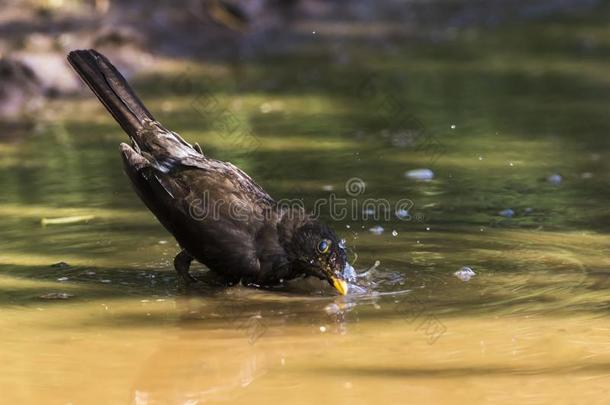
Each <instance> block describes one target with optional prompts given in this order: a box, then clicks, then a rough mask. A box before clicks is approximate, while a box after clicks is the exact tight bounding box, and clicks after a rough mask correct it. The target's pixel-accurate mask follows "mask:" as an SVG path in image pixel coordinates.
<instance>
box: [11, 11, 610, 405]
mask: <svg viewBox="0 0 610 405" xmlns="http://www.w3.org/2000/svg"><path fill="white" fill-rule="evenodd" d="M599 14H600V15H597V16H583V17H578V18H576V17H574V18H571V19H570V18H561V19H555V20H554V19H548V20H545V21H543V22H538V23H523V24H521V25H520V26H519V27H507V28H502V29H498V30H494V31H489V32H486V31H481V30H476V29H468V30H465V31H464V32H460V33H458V34H456V39H455V40H453V41H450V42H442V41H441V42H439V43H421V42H419V41H413V42H410V41H406V42H404V43H401V44H399V45H395V48H394V49H393V50H380V49H377V48H376V47H373V46H370V47H367V46H359V45H360V44H358V43H356V42H354V43H351V42H350V41H346V42H344V43H343V44H342V45H341V52H343V53H344V56H345V58H342V59H348V60H350V64H347V65H346V64H342V63H333V58H334V56H333V53H331V51H330V50H328V49H327V48H325V47H324V46H321V45H315V44H314V45H312V46H311V49H310V48H307V52H305V51H303V50H300V51H299V52H296V53H295V54H294V55H287V56H285V57H275V59H274V60H273V61H272V62H273V63H271V61H269V60H268V59H263V60H258V61H257V60H254V61H251V62H248V63H244V64H243V65H241V66H239V68H237V69H231V68H229V67H227V66H224V65H203V66H200V67H197V68H193V67H191V68H190V70H188V74H187V76H186V78H187V79H188V80H192V81H193V83H197V82H198V81H199V80H203V78H205V77H213V78H214V83H213V86H212V88H209V89H205V91H206V92H207V91H210V92H212V94H214V96H215V97H216V99H217V101H218V103H219V105H220V106H221V107H222V108H223V109H227V111H230V112H231V114H232V115H233V117H234V118H235V122H237V123H238V124H237V129H236V130H235V132H234V133H233V135H227V132H228V131H227V130H226V129H224V128H222V127H221V126H218V125H217V124H214V123H215V122H218V117H219V115H218V112H217V110H213V109H208V108H207V107H205V105H204V104H202V103H201V94H202V93H201V92H202V91H203V90H202V89H201V88H198V87H197V86H178V87H177V86H176V85H175V83H176V81H175V79H176V78H181V79H184V78H185V76H184V75H183V74H184V72H185V66H183V65H178V66H175V65H172V67H171V68H167V69H166V71H164V73H163V74H162V75H160V76H149V77H146V76H144V77H142V78H141V80H140V81H139V82H138V88H139V89H141V90H142V94H143V97H144V98H145V100H147V102H148V104H149V106H150V109H151V110H153V111H155V112H158V113H157V116H158V118H159V119H160V120H161V121H163V122H164V123H165V124H166V125H167V126H168V127H170V128H172V129H174V130H176V131H178V132H180V133H181V134H182V135H183V136H184V137H185V138H186V139H188V140H189V141H192V142H199V143H200V144H201V145H202V146H203V149H204V152H205V153H207V154H209V155H212V156H214V157H217V158H221V159H225V160H230V161H232V162H233V163H235V164H237V165H239V166H240V167H241V168H243V169H244V170H246V171H247V172H248V173H250V174H251V175H252V176H253V177H254V178H256V179H257V180H258V181H259V183H261V184H262V185H263V186H264V187H265V188H266V189H267V190H268V191H269V192H270V193H271V194H272V195H273V196H275V197H278V198H279V197H292V198H300V197H302V198H303V199H304V201H305V203H306V205H307V206H308V207H310V208H311V207H313V206H314V203H315V201H316V200H318V199H328V198H330V194H331V193H334V194H335V196H336V197H337V198H345V199H347V200H348V201H350V202H351V201H352V200H355V201H356V204H357V209H356V211H357V215H354V216H353V217H352V216H351V213H350V214H348V215H347V216H345V217H342V218H340V219H337V220H334V221H331V219H330V216H331V213H330V212H329V211H328V210H322V212H321V215H322V217H323V218H324V219H325V220H327V221H328V222H332V224H333V225H334V227H335V229H337V230H338V231H339V233H340V234H341V236H342V237H343V238H345V239H346V242H347V245H348V246H349V248H350V257H351V259H352V261H353V263H352V264H353V265H354V267H355V268H356V269H357V270H358V271H363V270H366V269H368V268H370V267H372V266H373V265H374V264H375V262H376V261H379V265H378V266H377V268H376V269H375V270H373V271H372V272H371V273H370V274H368V276H367V277H365V278H364V279H363V280H362V281H361V283H362V284H363V287H362V290H358V292H359V293H358V294H351V295H348V296H346V297H337V296H334V295H332V293H331V292H330V291H329V290H328V289H327V287H326V286H325V285H324V284H320V283H316V282H306V283H303V282H298V283H293V284H291V285H289V286H288V287H285V288H278V289H275V290H272V291H270V290H255V289H249V288H244V287H234V288H229V289H220V288H218V287H214V286H203V287H201V286H199V287H197V288H193V289H185V288H184V287H181V286H179V285H178V283H177V279H176V275H175V274H174V271H173V269H172V264H171V263H172V258H173V255H174V254H175V253H176V252H177V247H176V245H175V242H174V241H173V239H171V237H170V236H168V235H167V233H166V232H165V231H164V230H163V229H162V227H161V226H160V225H159V224H158V223H157V222H156V221H155V219H154V218H153V217H152V215H151V214H149V213H148V212H147V211H146V209H145V208H144V206H143V205H142V204H141V203H140V202H139V201H138V200H137V198H136V196H135V194H134V193H133V192H132V190H131V189H130V187H129V184H128V182H127V179H126V178H125V177H124V176H123V174H122V173H121V167H120V158H119V154H118V146H117V145H118V142H120V141H122V140H124V138H123V135H122V133H121V131H120V130H119V129H118V127H117V126H116V125H115V124H114V122H112V121H111V119H110V118H109V117H108V116H107V115H106V113H105V112H103V111H102V108H101V107H100V106H99V105H98V104H97V102H96V101H94V100H93V98H92V97H91V98H88V99H87V100H85V101H81V100H72V101H70V100H68V101H57V102H55V103H54V104H52V105H51V106H50V108H49V109H48V115H50V117H48V118H46V119H45V120H43V121H44V122H43V123H41V124H38V126H37V127H36V128H34V129H31V130H28V131H26V132H27V134H26V135H25V136H20V137H17V136H11V135H10V133H8V134H6V135H5V136H4V137H3V139H2V141H1V142H0V153H1V155H0V156H2V159H1V160H0V189H1V190H2V194H1V195H0V238H1V240H2V248H1V251H0V291H1V293H0V330H2V345H0V359H1V361H0V364H1V366H0V370H1V372H0V392H2V399H3V402H6V403H58V404H59V403H61V404H65V403H73V404H77V403H134V404H153V403H177V404H178V403H179V404H195V403H204V402H205V403H217V402H230V403H269V402H273V401H277V402H280V401H287V400H290V402H291V403H311V402H312V401H315V400H319V398H320V397H321V396H322V397H323V398H324V400H325V401H328V402H331V401H332V402H339V403H341V402H345V403H347V402H349V403H369V402H371V401H390V402H401V401H404V399H405V398H409V400H410V401H412V402H414V403H434V402H439V403H463V402H467V401H468V402H484V401H487V402H493V403H499V402H511V403H514V402H515V401H519V402H528V403H549V402H555V403H577V402H578V403H602V402H603V401H604V399H605V398H607V396H608V388H607V387H608V382H609V381H610V345H609V343H608V342H609V339H608V338H609V337H610V320H609V319H608V311H609V310H610V306H609V301H608V289H609V288H610V281H609V280H610V278H609V277H610V272H609V271H608V268H610V267H609V266H610V259H608V257H609V253H610V244H609V240H608V236H607V233H608V231H609V230H610V222H609V221H608V218H610V208H609V207H608V204H607V201H608V192H607V191H606V190H608V187H607V186H608V181H609V177H608V173H609V169H610V167H609V164H608V159H607V156H606V155H607V150H608V146H609V145H608V142H609V141H608V138H607V136H606V135H607V133H608V132H609V131H610V121H609V120H608V118H607V109H608V105H609V102H610V87H609V82H608V75H607V72H608V67H609V66H608V56H610V54H609V51H608V48H607V46H606V45H607V43H608V41H609V40H610V37H609V36H608V31H607V22H606V21H607V18H606V17H607V13H606V14H603V13H599ZM602 14H603V15H602ZM524 38H526V39H527V40H525V39H524ZM591 44H593V45H591ZM585 45H586V46H585ZM333 52H336V47H334V48H333ZM373 62H374V63H373ZM206 94H208V93H206ZM236 134H237V135H236ZM419 168H427V169H429V170H431V171H433V173H434V178H433V179H430V180H429V181H426V182H421V181H413V180H410V179H408V178H405V176H404V173H405V172H407V171H409V170H415V169H419ZM556 175H560V176H561V177H560V178H561V181H560V182H549V181H548V180H547V179H548V178H549V176H556ZM354 178H356V179H360V180H361V181H362V183H360V182H357V183H353V182H352V183H350V184H355V185H357V186H358V188H352V189H350V190H351V191H349V192H348V191H347V190H346V188H345V184H346V182H348V181H349V180H350V179H354ZM368 198H375V199H382V198H383V199H387V200H388V204H390V209H389V210H387V209H386V207H385V205H381V206H376V207H373V208H372V211H371V207H370V206H366V204H365V200H366V199H368ZM409 202H410V203H409ZM399 203H401V204H403V203H404V204H405V205H401V206H397V204H399ZM507 207H510V209H511V210H512V211H513V215H512V216H511V217H505V216H501V215H499V214H498V213H499V212H501V211H502V210H504V209H507ZM397 212H400V213H401V215H398V216H397V215H396V213H397ZM364 213H366V214H367V218H366V219H365V218H364V216H363V214H364ZM386 214H387V216H386ZM78 216H81V217H87V220H85V221H76V222H73V223H64V224H52V223H50V224H47V225H46V226H43V225H42V224H41V221H42V220H43V219H44V218H47V219H53V218H64V217H78ZM68 222H71V221H68ZM377 226H379V227H382V228H383V229H385V230H386V231H385V232H382V233H379V234H374V233H372V232H369V229H371V228H374V227H377ZM61 262H63V263H64V264H60V263H61ZM462 267H470V268H471V269H472V270H473V271H474V272H475V273H476V276H475V277H473V278H472V279H470V280H469V281H468V282H463V281H461V280H459V279H458V278H457V277H456V276H455V275H454V273H455V272H456V271H457V270H459V269H461V268H462ZM198 269H199V270H202V268H201V267H198Z"/></svg>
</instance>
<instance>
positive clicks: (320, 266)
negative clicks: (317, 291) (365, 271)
mask: <svg viewBox="0 0 610 405" xmlns="http://www.w3.org/2000/svg"><path fill="white" fill-rule="evenodd" d="M290 253H291V254H290V256H291V260H292V264H293V266H295V267H297V268H298V269H299V271H302V272H303V273H305V274H306V275H308V276H314V277H318V278H319V279H321V280H327V281H328V282H329V283H330V285H332V286H333V287H334V288H335V289H336V290H337V291H338V292H339V294H341V295H345V294H347V288H348V284H347V282H346V281H345V278H344V276H343V272H344V270H345V265H346V264H347V253H346V251H345V246H344V243H343V242H342V241H341V240H340V239H339V238H338V237H337V234H335V232H334V231H333V230H332V229H331V228H330V227H328V226H326V225H324V224H323V223H321V222H318V221H311V222H308V223H306V224H304V225H302V226H300V227H299V228H297V229H296V230H295V232H294V234H293V235H292V240H291V243H290Z"/></svg>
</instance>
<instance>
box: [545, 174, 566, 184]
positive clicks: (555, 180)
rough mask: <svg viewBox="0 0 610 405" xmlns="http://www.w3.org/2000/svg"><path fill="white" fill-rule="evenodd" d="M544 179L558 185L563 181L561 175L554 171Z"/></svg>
mask: <svg viewBox="0 0 610 405" xmlns="http://www.w3.org/2000/svg"><path fill="white" fill-rule="evenodd" d="M546 181H548V182H549V183H551V184H552V185H554V186H558V185H560V184H561V182H562V181H563V178H562V177H561V175H559V174H557V173H555V174H551V175H550V176H549V177H547V178H546Z"/></svg>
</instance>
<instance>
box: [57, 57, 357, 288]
mask: <svg viewBox="0 0 610 405" xmlns="http://www.w3.org/2000/svg"><path fill="white" fill-rule="evenodd" d="M68 61H69V62H70V64H71V65H72V66H73V67H74V69H75V70H76V72H77V73H78V74H79V76H80V77H81V78H82V79H83V80H84V82H85V83H86V84H87V85H88V86H89V88H91V90H93V92H94V93H95V95H96V96H97V97H98V98H99V100H100V101H101V102H102V103H103V104H104V106H105V107H106V109H107V110H108V111H109V112H110V114H112V116H113V117H114V119H115V120H116V121H117V122H118V123H119V124H120V125H121V127H122V128H123V130H124V131H125V132H126V133H127V134H128V135H129V137H130V139H131V145H128V144H125V143H121V145H120V151H121V155H122V157H123V164H124V169H125V172H126V173H127V175H128V176H129V179H130V180H131V183H132V185H133V187H134V189H135V191H136V193H137V194H138V195H139V196H140V198H141V199H142V201H143V202H144V204H146V206H147V207H148V208H149V209H150V210H151V211H152V212H153V214H155V216H156V217H157V219H158V220H159V221H160V222H161V224H163V226H164V227H165V228H166V229H167V230H168V231H169V232H170V233H171V234H172V235H174V237H175V238H176V240H177V241H178V243H179V244H180V247H181V248H182V251H181V252H180V253H178V255H177V256H176V258H175V259H174V266H175V268H176V271H177V272H178V274H179V275H180V276H181V277H182V278H183V279H184V280H186V281H187V282H188V281H194V278H193V277H192V276H191V275H190V274H189V267H190V264H191V262H192V260H193V259H196V260H198V261H199V262H201V263H203V264H204V265H206V266H207V267H208V268H209V269H210V270H211V271H213V272H215V273H217V274H219V275H221V276H222V277H223V278H224V279H225V280H226V281H227V282H228V283H229V284H235V283H238V282H240V281H241V282H242V283H244V284H248V285H252V284H254V285H259V286H270V285H275V284H280V283H282V281H283V280H290V279H294V278H297V277H300V276H315V277H318V278H320V279H322V280H327V281H328V282H329V283H330V284H331V285H332V286H333V287H334V288H335V289H336V290H337V291H338V292H339V293H340V294H343V295H344V294H346V293H347V288H348V284H347V282H346V281H345V279H344V277H343V271H344V269H345V266H346V263H347V256H346V252H345V248H344V246H343V245H342V243H341V242H340V240H339V238H338V237H337V235H336V234H335V232H334V231H333V230H332V229H331V228H329V227H328V226H326V225H324V224H322V223H320V222H319V221H318V220H316V219H315V218H313V217H312V216H310V215H308V214H306V213H305V212H303V210H301V209H298V208H291V207H282V206H281V205H280V204H278V203H276V202H275V201H274V200H273V199H272V198H271V197H270V196H269V194H267V193H266V192H265V190H263V189H262V188H261V187H260V186H259V185H258V184H256V183H255V182H254V181H253V180H252V179H251V178H250V177H249V176H248V175H247V174H246V173H244V172H243V171H241V170H240V169H239V168H237V167H236V166H234V165H232V164H231V163H229V162H222V161H219V160H215V159H212V158H210V157H207V156H205V155H204V154H203V153H202V152H201V148H199V146H198V145H197V144H195V145H191V144H189V143H187V142H186V141H185V140H183V139H182V138H181V137H180V136H179V135H178V134H176V133H175V132H172V131H169V130H167V129H165V128H164V127H163V126H162V125H161V124H160V123H159V122H157V121H156V120H155V119H154V117H153V116H152V114H151V113H150V112H149V111H148V110H147V109H146V107H144V105H143V104H142V102H141V101H140V100H139V99H138V97H137V96H136V95H135V93H134V92H133V90H132V89H131V87H130V86H129V84H127V82H126V81H125V79H124V78H123V76H121V74H120V73H119V72H118V71H117V69H116V68H115V67H114V66H113V65H112V64H111V63H110V62H109V61H108V59H106V57H104V56H103V55H102V54H100V53H98V52H96V51H95V50H79V51H73V52H70V54H69V56H68Z"/></svg>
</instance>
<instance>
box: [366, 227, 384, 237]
mask: <svg viewBox="0 0 610 405" xmlns="http://www.w3.org/2000/svg"><path fill="white" fill-rule="evenodd" d="M369 231H370V232H372V233H374V234H375V235H381V234H382V233H383V231H384V229H383V228H382V227H381V226H379V225H377V226H374V227H372V228H369Z"/></svg>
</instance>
